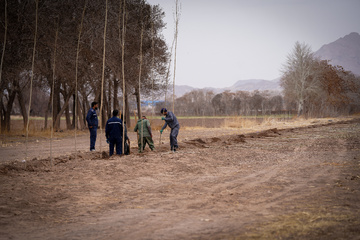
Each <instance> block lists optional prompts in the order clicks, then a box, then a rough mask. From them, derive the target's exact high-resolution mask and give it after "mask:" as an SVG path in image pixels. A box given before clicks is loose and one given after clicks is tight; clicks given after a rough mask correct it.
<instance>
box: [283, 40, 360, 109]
mask: <svg viewBox="0 0 360 240" xmlns="http://www.w3.org/2000/svg"><path fill="white" fill-rule="evenodd" d="M280 81H281V86H282V87H283V94H284V100H285V108H286V109H296V111H297V114H298V115H304V116H331V115H339V114H352V113H355V112H359V111H360V77H359V76H355V75H354V74H353V73H351V72H349V71H345V70H344V69H343V68H342V67H341V66H332V65H331V64H330V63H329V61H327V60H319V59H317V58H315V57H314V53H313V52H312V51H311V48H310V47H309V46H308V45H306V44H304V43H302V44H301V43H299V42H296V43H295V46H294V49H293V51H292V52H291V53H290V54H289V55H288V57H287V61H286V63H285V64H284V68H283V75H282V77H281V80H280Z"/></svg>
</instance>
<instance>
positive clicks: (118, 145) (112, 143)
mask: <svg viewBox="0 0 360 240" xmlns="http://www.w3.org/2000/svg"><path fill="white" fill-rule="evenodd" d="M109 141H110V143H109V155H110V156H111V155H113V154H114V147H115V146H116V154H119V155H120V154H122V138H121V137H117V138H110V139H109Z"/></svg>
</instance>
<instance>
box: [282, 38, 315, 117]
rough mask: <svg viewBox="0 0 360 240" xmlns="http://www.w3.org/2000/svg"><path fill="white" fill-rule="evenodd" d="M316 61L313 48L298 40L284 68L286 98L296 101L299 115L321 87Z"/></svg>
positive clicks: (283, 81) (283, 78)
mask: <svg viewBox="0 0 360 240" xmlns="http://www.w3.org/2000/svg"><path fill="white" fill-rule="evenodd" d="M314 62H315V59H314V57H313V53H312V51H311V48H310V47H309V46H308V45H306V44H304V43H302V44H301V43H299V42H296V43H295V46H294V49H293V51H292V52H291V53H290V54H289V55H288V56H287V61H286V63H285V65H284V68H283V70H282V72H283V76H282V77H281V80H280V83H281V86H282V87H283V89H284V94H285V96H286V98H288V99H290V100H293V101H295V102H296V104H297V113H298V115H301V114H303V113H304V112H305V111H304V110H305V107H306V105H305V104H306V101H308V100H309V98H310V97H311V95H312V94H315V93H316V92H317V91H318V90H319V88H320V82H319V80H318V78H317V77H316V76H315V75H314V73H315V70H314Z"/></svg>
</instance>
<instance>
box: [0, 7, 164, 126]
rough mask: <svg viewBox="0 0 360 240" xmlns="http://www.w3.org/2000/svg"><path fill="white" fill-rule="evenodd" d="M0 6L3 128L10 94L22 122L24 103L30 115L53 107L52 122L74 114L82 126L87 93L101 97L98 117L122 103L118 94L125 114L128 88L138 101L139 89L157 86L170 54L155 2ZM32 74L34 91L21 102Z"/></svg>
mask: <svg viewBox="0 0 360 240" xmlns="http://www.w3.org/2000/svg"><path fill="white" fill-rule="evenodd" d="M0 14H1V15H0V25H1V26H4V27H1V29H0V39H1V42H0V49H1V50H2V58H1V69H0V73H1V74H0V80H1V82H0V110H1V111H0V115H1V118H0V121H1V130H2V131H4V130H10V115H11V113H13V107H14V106H15V105H14V103H15V102H16V103H17V104H16V105H17V106H18V107H19V111H20V113H21V115H22V116H23V119H24V126H25V123H26V122H27V114H26V113H27V110H26V108H27V107H28V106H29V105H30V106H31V110H30V112H31V114H32V115H35V114H39V113H40V112H45V113H44V114H45V117H46V119H47V117H48V116H49V115H50V114H51V113H53V115H52V119H53V124H54V127H55V128H59V127H60V117H61V116H64V115H65V116H66V123H67V128H73V127H74V126H75V116H77V121H78V122H79V123H80V124H81V125H80V127H84V123H85V121H84V116H85V115H86V112H87V110H88V108H89V106H90V103H91V102H92V101H94V100H95V101H98V102H100V101H101V100H102V101H103V102H101V103H100V104H101V105H102V109H103V112H102V114H101V115H102V116H103V118H104V119H103V120H104V121H105V118H107V117H108V116H109V115H110V114H111V110H112V109H114V108H118V109H119V108H120V105H122V103H121V101H119V100H122V98H120V96H121V95H123V97H124V102H125V106H126V111H127V114H126V116H127V117H129V115H130V114H129V107H128V101H129V97H131V96H135V97H136V99H137V101H138V103H139V104H138V105H139V106H140V93H141V94H144V95H145V96H146V95H149V94H150V93H159V92H161V91H165V89H164V88H165V87H166V85H165V84H166V82H167V78H166V72H167V63H168V60H169V58H170V54H169V52H168V49H167V46H166V44H165V41H164V38H163V36H162V33H161V31H162V29H163V28H164V27H165V24H164V22H163V20H162V19H163V17H164V13H163V11H162V10H161V9H160V7H159V6H151V5H150V4H148V3H147V2H146V1H144V0H107V1H106V4H105V1H97V0H77V1H73V0H55V1H54V0H42V1H39V0H21V1H9V0H5V2H1V6H0ZM105 17H106V18H105ZM105 19H107V21H105ZM105 23H106V24H105ZM105 26H106V28H105ZM104 29H106V32H105V34H104ZM34 36H35V40H36V41H34ZM104 39H105V40H106V42H105V44H104ZM34 42H36V49H35V55H34V60H35V61H34V67H33V68H32V60H31V59H32V57H33V50H34V48H35V47H34V45H35V44H34ZM105 46H106V48H105ZM104 49H106V51H105V53H104ZM104 55H106V58H105V59H106V60H105V64H104V68H103V59H104V58H103V56H104ZM123 66H125V67H124V68H123ZM32 69H34V71H33V72H32ZM103 69H104V70H103ZM103 71H104V72H103ZM32 77H33V84H32V85H33V88H34V98H33V99H32V103H31V104H29V89H30V86H31V84H30V83H31V82H32V81H31V78H32ZM102 79H104V81H103V82H104V85H103V98H100V96H101V92H102ZM123 81H125V83H126V84H123V83H124V82H123ZM139 82H141V89H140V86H139ZM123 86H126V87H125V88H126V89H123ZM124 92H125V94H122V93H124ZM75 104H76V106H75ZM75 109H77V112H76V113H75V111H74V110H75ZM71 110H72V111H71ZM71 115H72V116H71ZM104 121H103V122H104ZM45 122H46V124H45V127H46V126H47V121H45Z"/></svg>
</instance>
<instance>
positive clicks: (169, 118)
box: [160, 108, 180, 152]
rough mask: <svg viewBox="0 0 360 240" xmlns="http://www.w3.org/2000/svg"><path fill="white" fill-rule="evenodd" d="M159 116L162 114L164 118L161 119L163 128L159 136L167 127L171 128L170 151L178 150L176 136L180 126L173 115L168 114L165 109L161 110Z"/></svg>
mask: <svg viewBox="0 0 360 240" xmlns="http://www.w3.org/2000/svg"><path fill="white" fill-rule="evenodd" d="M160 112H161V114H163V115H164V116H165V117H162V118H161V120H165V124H164V126H163V127H162V128H161V130H160V134H162V132H163V131H164V129H165V128H166V126H169V127H170V128H171V132H170V147H171V151H174V152H175V151H176V149H178V148H179V145H178V142H177V136H178V134H179V129H180V124H179V122H178V120H177V118H176V117H175V115H174V113H172V112H170V111H169V112H168V111H167V109H166V108H162V109H161V111H160Z"/></svg>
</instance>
